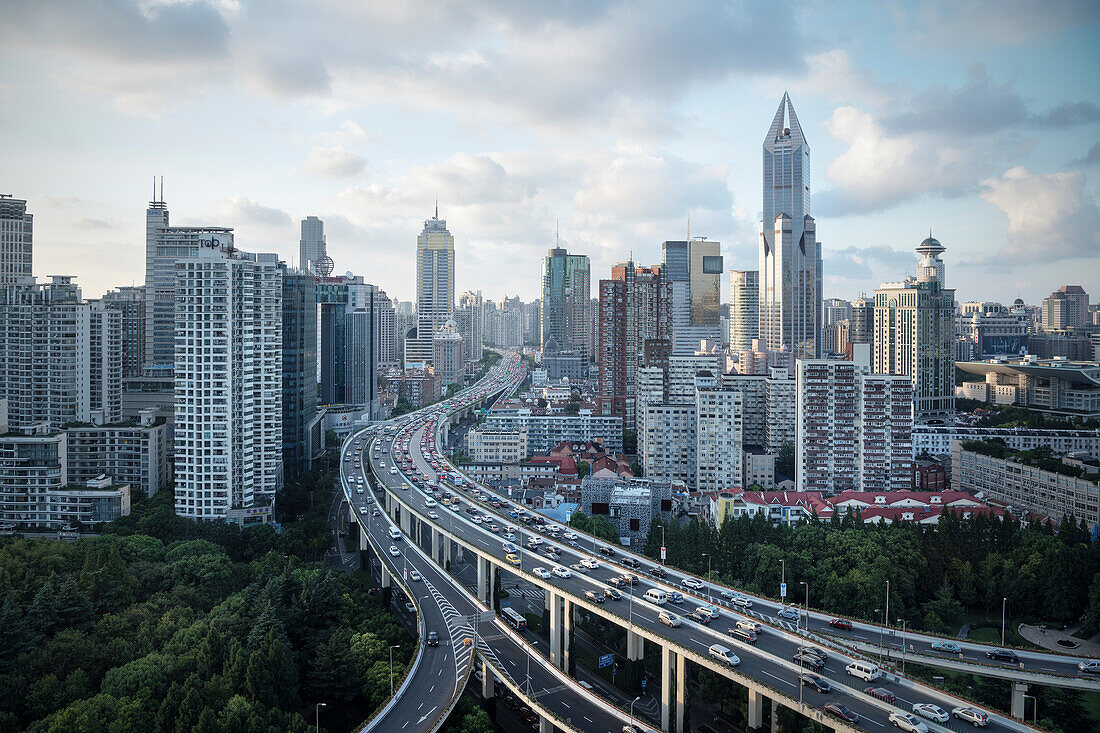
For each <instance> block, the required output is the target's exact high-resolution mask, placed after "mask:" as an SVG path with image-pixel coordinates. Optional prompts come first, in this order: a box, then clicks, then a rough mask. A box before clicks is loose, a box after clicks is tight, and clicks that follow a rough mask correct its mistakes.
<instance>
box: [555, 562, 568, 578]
mask: <svg viewBox="0 0 1100 733" xmlns="http://www.w3.org/2000/svg"><path fill="white" fill-rule="evenodd" d="M551 572H552V573H554V575H556V576H558V577H559V578H568V577H570V576H572V575H573V573H571V572H569V568H563V567H562V566H561V565H555V566H554V569H553V570H552V571H551Z"/></svg>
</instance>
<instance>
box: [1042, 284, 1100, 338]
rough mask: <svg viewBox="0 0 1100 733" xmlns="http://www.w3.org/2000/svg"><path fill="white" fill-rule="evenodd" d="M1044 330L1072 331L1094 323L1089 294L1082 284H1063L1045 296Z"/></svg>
mask: <svg viewBox="0 0 1100 733" xmlns="http://www.w3.org/2000/svg"><path fill="white" fill-rule="evenodd" d="M1041 319H1042V321H1041V322H1042V326H1043V330H1044V331H1070V330H1073V329H1075V328H1078V327H1083V326H1086V325H1089V324H1091V323H1092V319H1091V318H1090V316H1089V295H1088V293H1086V292H1085V290H1084V288H1082V287H1081V286H1080V285H1063V286H1062V287H1060V288H1058V289H1057V290H1055V291H1054V292H1053V293H1051V294H1050V295H1048V296H1047V297H1045V298H1043V305H1042V316H1041Z"/></svg>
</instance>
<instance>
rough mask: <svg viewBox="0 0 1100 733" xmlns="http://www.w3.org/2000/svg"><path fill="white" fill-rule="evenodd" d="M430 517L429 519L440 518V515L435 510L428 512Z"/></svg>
mask: <svg viewBox="0 0 1100 733" xmlns="http://www.w3.org/2000/svg"><path fill="white" fill-rule="evenodd" d="M428 518H429V519H439V515H438V514H436V513H435V512H428Z"/></svg>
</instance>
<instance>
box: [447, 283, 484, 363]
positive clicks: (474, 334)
mask: <svg viewBox="0 0 1100 733" xmlns="http://www.w3.org/2000/svg"><path fill="white" fill-rule="evenodd" d="M454 317H455V324H456V325H457V326H458V332H459V334H461V335H462V341H463V343H464V344H465V345H466V355H465V359H466V361H467V362H475V361H481V357H482V356H483V355H484V351H483V348H484V347H483V342H482V331H483V330H484V327H485V314H484V305H483V303H482V299H481V291H480V290H467V291H466V292H465V293H463V294H462V296H461V297H460V298H459V299H458V307H457V308H455V316H454Z"/></svg>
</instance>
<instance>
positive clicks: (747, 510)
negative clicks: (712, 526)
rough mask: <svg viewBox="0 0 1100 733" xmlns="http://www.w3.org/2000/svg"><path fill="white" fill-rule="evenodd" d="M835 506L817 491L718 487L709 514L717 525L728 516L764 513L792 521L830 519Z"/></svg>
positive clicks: (748, 515) (776, 519) (774, 517)
mask: <svg viewBox="0 0 1100 733" xmlns="http://www.w3.org/2000/svg"><path fill="white" fill-rule="evenodd" d="M834 512H835V509H834V508H833V505H832V504H831V503H830V502H829V500H828V499H825V498H824V497H823V496H822V495H821V493H820V492H818V491H720V492H718V493H717V494H716V495H715V496H714V498H712V499H711V509H710V515H711V517H713V518H714V521H715V523H716V524H718V525H719V526H721V525H722V522H724V521H725V520H726V519H728V518H733V519H736V518H737V517H743V516H747V517H753V516H756V515H758V514H762V515H764V516H765V517H766V518H768V519H770V520H771V521H773V522H783V523H785V524H793V523H795V522H799V521H802V520H804V519H809V518H810V517H812V516H815V515H816V516H817V517H818V518H820V519H831V518H832V516H833V514H834Z"/></svg>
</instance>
